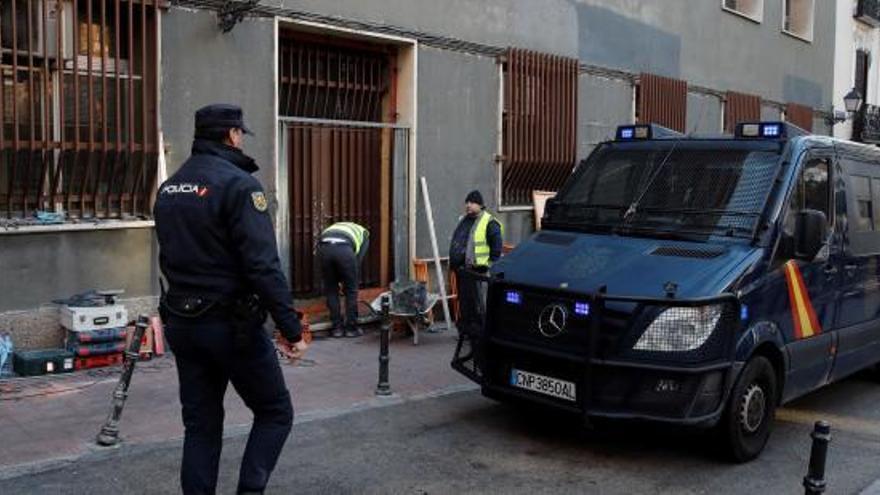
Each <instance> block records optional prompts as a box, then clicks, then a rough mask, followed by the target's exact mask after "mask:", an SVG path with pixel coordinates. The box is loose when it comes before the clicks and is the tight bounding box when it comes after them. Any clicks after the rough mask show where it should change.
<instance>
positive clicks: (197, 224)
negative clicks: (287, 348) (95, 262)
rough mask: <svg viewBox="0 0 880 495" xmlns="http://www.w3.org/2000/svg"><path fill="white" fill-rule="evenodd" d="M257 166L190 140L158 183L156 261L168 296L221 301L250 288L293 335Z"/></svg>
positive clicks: (295, 325) (232, 151)
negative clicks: (187, 152)
mask: <svg viewBox="0 0 880 495" xmlns="http://www.w3.org/2000/svg"><path fill="white" fill-rule="evenodd" d="M257 169H258V167H257V165H256V163H254V160H253V159H252V158H250V157H248V156H247V155H245V154H244V153H242V152H241V151H240V150H238V149H236V148H233V147H231V146H226V145H225V144H222V143H217V142H214V141H207V140H200V139H197V140H196V141H195V142H194V143H193V148H192V156H191V157H190V158H189V160H187V161H186V162H185V163H184V164H183V166H181V168H180V170H179V171H178V172H177V173H175V174H174V175H173V176H172V177H171V178H170V179H168V180H167V181H166V182H165V183H164V184H162V186H161V187H160V188H159V193H158V197H157V200H156V206H155V210H154V214H155V219H156V233H157V235H158V238H159V247H160V253H159V265H160V268H161V269H162V273H163V274H164V275H165V278H166V279H167V280H168V282H169V284H170V289H169V294H172V295H174V294H179V295H197V296H204V297H208V298H215V299H221V300H225V301H230V300H235V299H236V298H241V297H246V296H248V295H251V294H256V295H257V296H258V297H259V299H260V302H261V305H262V306H263V307H264V308H265V309H266V310H268V312H269V313H270V314H271V315H272V319H273V320H275V324H276V325H277V326H278V328H279V330H280V331H281V332H282V334H283V335H284V336H285V337H287V338H288V339H289V340H291V341H294V342H295V341H298V340H299V338H300V325H299V319H298V317H297V315H296V313H295V312H294V311H293V309H292V305H293V300H292V296H291V294H290V289H289V287H288V284H287V280H286V278H285V276H284V274H283V272H282V271H281V264H280V262H279V259H278V249H277V247H276V244H275V230H274V228H273V227H272V220H271V218H270V217H269V213H268V202H267V199H266V196H265V194H264V193H263V189H262V187H261V186H260V183H259V182H258V181H257V180H256V179H255V178H254V177H252V176H251V174H252V173H254V172H256V171H257Z"/></svg>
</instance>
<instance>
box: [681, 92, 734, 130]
mask: <svg viewBox="0 0 880 495" xmlns="http://www.w3.org/2000/svg"><path fill="white" fill-rule="evenodd" d="M721 108H722V105H721V99H720V98H718V97H717V96H712V95H705V94H694V93H690V94H688V99H687V122H686V125H685V127H686V129H687V132H689V133H695V134H718V133H720V132H722V131H723V130H724V129H723V128H722V127H723V125H722V123H721V111H722V110H721Z"/></svg>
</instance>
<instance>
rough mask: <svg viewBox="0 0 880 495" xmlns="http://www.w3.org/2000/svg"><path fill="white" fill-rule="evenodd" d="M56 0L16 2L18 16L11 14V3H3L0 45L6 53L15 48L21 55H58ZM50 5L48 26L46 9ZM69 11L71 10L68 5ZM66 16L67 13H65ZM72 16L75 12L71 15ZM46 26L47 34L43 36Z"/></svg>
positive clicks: (1, 8)
mask: <svg viewBox="0 0 880 495" xmlns="http://www.w3.org/2000/svg"><path fill="white" fill-rule="evenodd" d="M57 4H58V2H57V1H56V0H49V1H48V2H45V5H44V3H43V2H30V5H31V8H30V12H28V2H16V9H15V16H14V18H13V15H12V2H3V3H2V6H0V17H2V24H0V33H2V34H0V44H2V47H3V52H4V53H11V51H12V49H13V47H15V48H16V49H17V52H18V54H19V56H20V57H27V56H29V55H33V56H35V57H46V56H48V57H56V56H57V55H58V14H57ZM44 8H47V9H48V10H47V12H46V19H45V26H44V23H43V9H44ZM67 10H71V8H70V7H68V9H67ZM28 14H30V15H28ZM65 17H67V16H65ZM70 18H71V19H72V15H70ZM13 22H14V24H15V39H14V40H13ZM44 28H45V36H44Z"/></svg>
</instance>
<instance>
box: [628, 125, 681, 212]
mask: <svg viewBox="0 0 880 495" xmlns="http://www.w3.org/2000/svg"><path fill="white" fill-rule="evenodd" d="M684 137H685V136H684V134H682V135H681V137H679V138H678V139H676V140H675V142H674V143H672V147H670V148H669V151H668V152H667V153H666V156H664V157H663V161H661V162H660V165H657V168H655V169H654V171H653V172H652V173H651V177H650V178H649V179H648V183H647V184H645V187H643V188H642V190H641V191H639V194H638V196H636V199H634V200H633V202H632V203H630V204H629V208H627V209H626V213H624V214H623V221H624V222H629V221H630V220H632V217H633V216H635V214H636V213H638V210H639V203H641V202H642V200H643V199H645V195H646V194H648V190H649V189H651V186H652V185H654V181H655V180H657V177H658V176H659V175H660V171H661V170H663V167H664V166H666V162H668V161H669V157H671V156H672V153H673V152H675V149H676V148H678V143H680V142H681V140H682V139H684Z"/></svg>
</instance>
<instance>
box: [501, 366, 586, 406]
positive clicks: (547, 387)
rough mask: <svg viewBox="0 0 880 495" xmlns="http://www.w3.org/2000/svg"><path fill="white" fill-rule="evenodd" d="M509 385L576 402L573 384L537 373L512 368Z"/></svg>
mask: <svg viewBox="0 0 880 495" xmlns="http://www.w3.org/2000/svg"><path fill="white" fill-rule="evenodd" d="M510 385H511V386H512V387H517V388H524V389H526V390H531V391H532V392H537V393H539V394H544V395H549V396H551V397H556V398H558V399H563V400H567V401H571V402H576V401H577V397H576V393H575V385H574V383H572V382H567V381H565V380H559V379H557V378H552V377H549V376H544V375H539V374H537V373H529V372H528V371H522V370H518V369H515V368H512V369H511V370H510Z"/></svg>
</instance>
